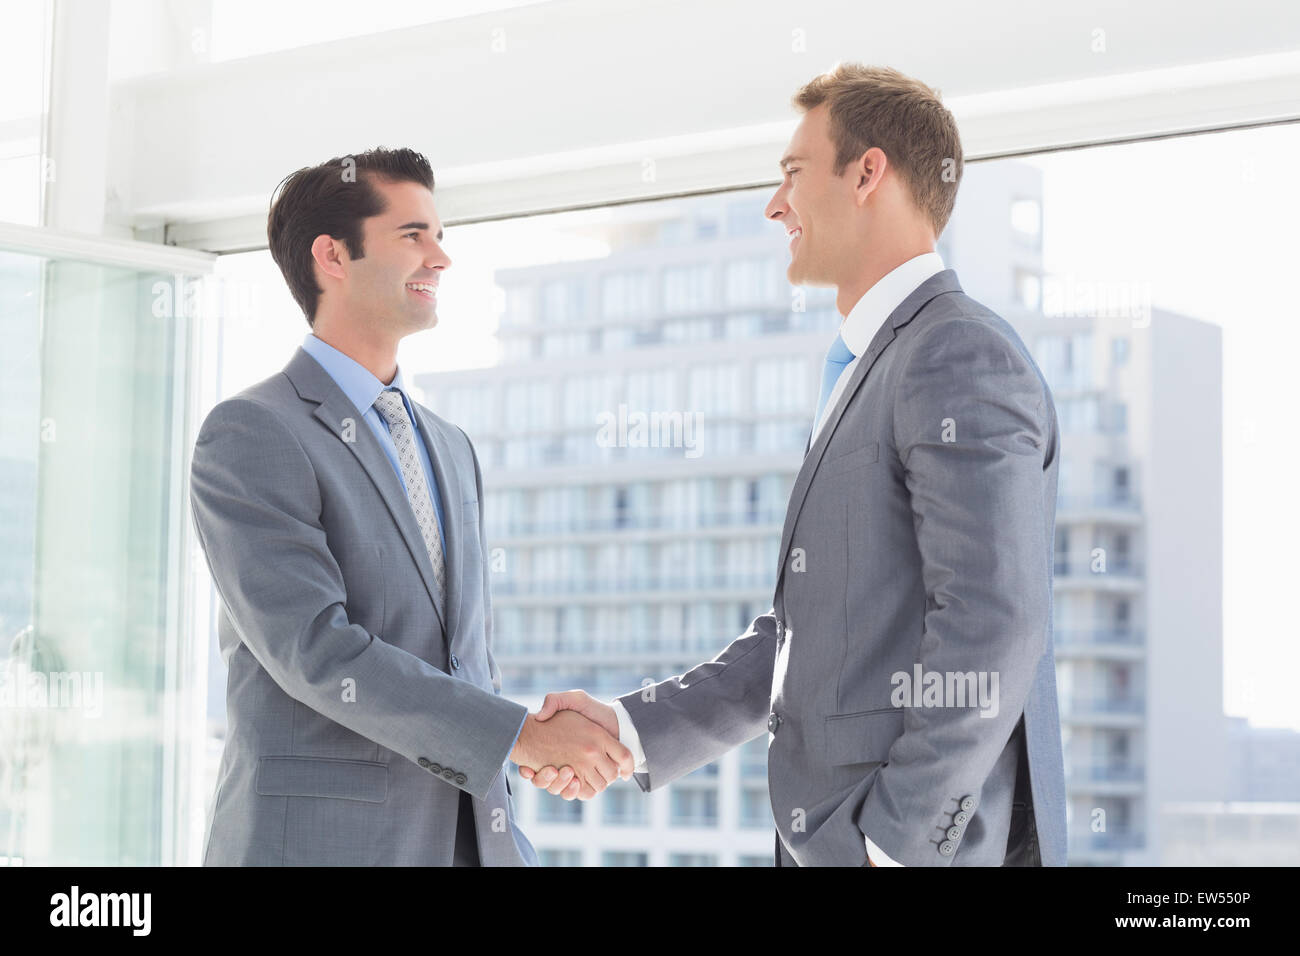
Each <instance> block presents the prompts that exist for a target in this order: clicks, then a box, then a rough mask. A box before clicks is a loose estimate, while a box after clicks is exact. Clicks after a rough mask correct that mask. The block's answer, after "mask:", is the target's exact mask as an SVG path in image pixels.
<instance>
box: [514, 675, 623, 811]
mask: <svg viewBox="0 0 1300 956" xmlns="http://www.w3.org/2000/svg"><path fill="white" fill-rule="evenodd" d="M510 759H511V760H512V761H514V762H515V763H516V764H518V766H519V775H520V776H521V777H523V778H524V779H525V780H531V781H532V782H533V786H535V787H538V788H542V789H545V790H546V791H547V792H548V793H553V794H555V795H556V796H561V797H563V798H564V799H565V800H572V799H573V798H574V797H577V798H578V799H579V800H590V799H591V798H592V797H594V796H595V795H596V794H598V793H599V792H600V791H602V790H604V789H605V788H606V787H607V786H609V785H610V784H611V783H613V782H614V781H615V780H617V779H620V778H622V779H624V780H626V779H629V778H631V776H632V770H633V760H632V751H630V750H628V749H627V748H626V747H624V746H623V745H622V744H621V743H619V742H618V717H617V716H616V715H615V713H614V708H613V707H611V706H609V705H608V704H603V703H601V702H600V701H598V700H596V699H595V698H593V697H590V696H588V695H587V694H586V693H585V692H583V691H580V690H570V691H565V692H564V693H562V694H547V695H546V699H545V700H544V701H542V706H541V708H540V709H539V710H538V711H537V713H536V714H529V715H528V716H527V717H525V718H524V726H523V729H522V730H521V731H520V732H519V739H518V740H517V741H515V747H514V750H512V751H510Z"/></svg>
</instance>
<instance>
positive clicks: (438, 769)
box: [429, 763, 442, 774]
mask: <svg viewBox="0 0 1300 956" xmlns="http://www.w3.org/2000/svg"><path fill="white" fill-rule="evenodd" d="M429 773H432V774H439V773H442V765H441V764H436V763H431V764H429Z"/></svg>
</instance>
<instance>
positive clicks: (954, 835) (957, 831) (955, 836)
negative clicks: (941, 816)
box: [948, 827, 961, 840]
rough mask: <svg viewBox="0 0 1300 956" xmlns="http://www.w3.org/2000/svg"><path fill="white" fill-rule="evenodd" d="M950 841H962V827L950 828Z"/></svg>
mask: <svg viewBox="0 0 1300 956" xmlns="http://www.w3.org/2000/svg"><path fill="white" fill-rule="evenodd" d="M948 839H949V840H959V839H961V827H949V828H948Z"/></svg>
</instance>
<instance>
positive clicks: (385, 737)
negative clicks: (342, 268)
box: [190, 348, 537, 866]
mask: <svg viewBox="0 0 1300 956" xmlns="http://www.w3.org/2000/svg"><path fill="white" fill-rule="evenodd" d="M413 404H414V403H413ZM415 409H416V414H417V416H418V417H419V426H420V430H421V432H422V434H423V437H424V440H425V442H426V443H427V444H428V450H429V458H430V461H431V463H432V465H433V468H434V471H435V472H436V477H437V481H438V487H439V489H440V491H441V496H442V503H443V514H444V525H445V529H446V530H445V537H446V540H445V543H444V550H445V552H446V568H447V604H446V606H445V607H444V606H443V604H442V602H441V600H440V599H439V597H438V595H437V588H436V587H435V584H434V578H433V568H432V564H431V562H430V561H429V555H428V551H427V549H426V548H425V545H424V541H423V539H422V538H421V536H420V530H419V526H418V524H417V523H416V520H415V516H414V513H413V512H412V510H411V507H410V504H409V502H408V500H407V498H406V494H405V492H404V491H403V489H402V484H401V481H400V480H399V478H398V476H397V473H396V472H395V471H394V470H393V467H392V465H391V464H390V463H389V461H388V459H387V458H386V457H385V456H384V453H383V450H382V449H381V447H380V445H379V442H378V441H377V440H376V438H375V436H374V434H373V433H372V432H371V431H370V428H369V426H368V425H367V424H366V423H365V421H363V420H362V418H361V416H360V415H359V414H358V413H357V410H356V408H355V407H354V406H353V405H352V403H351V402H350V401H349V400H348V398H347V396H346V395H345V394H344V393H343V391H342V390H341V389H340V388H339V387H338V385H337V384H335V382H334V380H333V379H332V378H331V377H330V375H329V374H328V373H327V372H326V371H325V370H324V369H323V368H322V367H321V366H320V365H319V364H318V363H317V362H316V360H315V359H314V358H312V357H311V356H310V355H309V354H308V353H307V352H305V351H304V350H303V349H301V348H299V349H298V350H297V352H295V353H294V356H293V358H292V359H290V361H289V363H288V364H287V365H286V366H285V368H284V370H283V372H281V373H279V374H277V375H273V376H271V377H270V378H268V379H266V380H265V381H262V382H259V383H258V384H256V385H253V386H252V387H250V388H248V389H245V390H244V391H242V392H240V393H239V394H238V395H235V396H234V397H232V398H229V399H227V400H226V401H223V402H221V403H220V404H218V405H217V406H216V407H215V408H213V409H212V411H211V412H210V413H209V415H208V416H207V418H206V419H205V421H204V422H203V426H202V428H201V430H200V432H199V436H198V441H197V444H196V445H195V448H194V458H193V464H192V468H191V481H190V488H191V502H192V507H193V515H194V524H195V527H196V528H197V529H198V536H199V540H200V542H201V543H202V546H203V550H204V553H205V554H206V556H207V561H208V567H209V568H210V569H211V572H212V580H213V582H214V583H215V585H216V589H217V592H218V594H219V595H220V599H221V605H222V606H221V612H220V621H219V633H220V640H221V652H222V655H223V657H224V658H225V660H226V663H227V665H228V666H229V678H228V684H227V696H226V712H227V719H228V725H227V737H226V743H225V750H224V752H223V753H222V757H221V768H220V775H219V779H218V785H217V793H216V798H215V801H214V804H213V807H212V811H211V816H210V819H209V823H208V837H207V847H206V850H205V852H204V863H205V864H208V865H231V864H236V865H250V864H251V865H258V864H262V865H282V864H288V865H334V864H339V865H385V864H397V865H449V864H450V863H451V862H452V852H453V849H454V844H455V835H456V818H457V807H458V804H459V801H460V793H461V791H462V790H463V791H465V792H467V793H468V794H470V796H471V797H472V798H473V807H474V816H475V830H476V832H477V836H478V848H479V854H480V858H481V860H482V863H483V864H484V865H485V866H494V865H497V866H500V865H523V864H530V865H532V864H536V862H537V856H536V853H535V852H534V850H533V847H532V845H531V844H530V843H529V842H528V840H527V838H526V837H525V836H524V835H523V833H522V832H521V831H520V830H519V828H518V827H517V826H516V825H515V810H514V805H513V798H512V797H511V795H510V793H509V787H508V779H507V775H506V774H505V773H502V767H503V765H504V764H505V761H506V760H507V758H508V757H509V753H510V749H511V745H512V743H513V741H514V738H515V734H516V732H517V730H518V729H519V725H520V721H521V720H523V717H524V714H525V713H526V711H527V708H525V707H524V706H523V705H522V704H517V703H514V702H513V701H509V700H506V699H505V698H503V697H501V696H500V688H501V676H500V671H499V670H498V668H497V666H496V663H495V661H494V660H493V657H492V652H491V636H492V634H491V621H492V616H491V610H490V605H489V594H488V566H487V562H486V557H487V544H486V538H485V537H484V531H483V522H482V515H481V511H480V503H481V502H482V500H483V484H482V476H481V474H480V471H479V465H478V459H477V457H476V455H475V454H474V449H473V447H472V446H471V445H470V442H469V439H468V437H466V435H465V433H464V432H463V431H461V430H460V429H459V428H457V427H456V426H454V425H452V424H450V423H448V422H446V421H444V420H443V419H441V418H439V417H438V416H437V415H435V414H433V412H431V411H429V410H428V409H427V408H424V407H423V406H421V405H418V404H415Z"/></svg>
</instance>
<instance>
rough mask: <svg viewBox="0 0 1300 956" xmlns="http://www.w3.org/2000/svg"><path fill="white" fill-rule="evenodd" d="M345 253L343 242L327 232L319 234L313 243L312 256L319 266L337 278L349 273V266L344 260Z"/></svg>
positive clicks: (328, 274)
mask: <svg viewBox="0 0 1300 956" xmlns="http://www.w3.org/2000/svg"><path fill="white" fill-rule="evenodd" d="M345 255H346V253H345V252H344V250H343V243H342V242H340V241H338V240H337V239H334V238H332V237H330V236H327V235H325V233H321V234H320V235H319V236H317V237H316V240H315V241H314V242H313V243H312V244H311V257H312V258H313V259H314V260H316V266H317V268H319V269H320V270H321V271H322V272H324V273H325V274H326V275H327V276H333V277H334V278H335V279H342V278H343V277H344V276H345V275H347V266H346V264H345V263H344V261H343V256H345Z"/></svg>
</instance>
